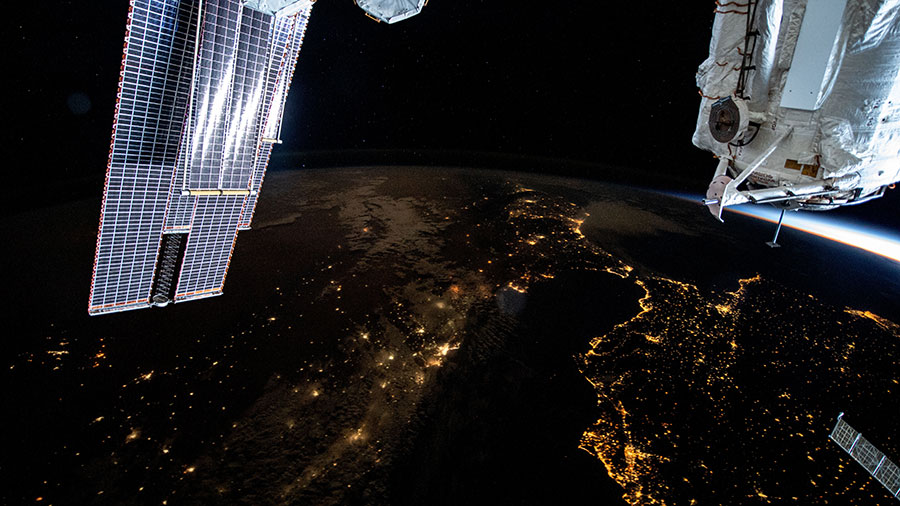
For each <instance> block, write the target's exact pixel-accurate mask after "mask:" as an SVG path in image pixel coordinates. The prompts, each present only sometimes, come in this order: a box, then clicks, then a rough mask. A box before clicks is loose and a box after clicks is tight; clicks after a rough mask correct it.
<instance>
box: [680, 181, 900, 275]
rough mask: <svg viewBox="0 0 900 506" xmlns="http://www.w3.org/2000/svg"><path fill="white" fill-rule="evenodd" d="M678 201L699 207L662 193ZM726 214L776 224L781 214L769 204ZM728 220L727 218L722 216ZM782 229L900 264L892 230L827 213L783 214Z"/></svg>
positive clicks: (899, 238) (693, 198) (898, 238)
mask: <svg viewBox="0 0 900 506" xmlns="http://www.w3.org/2000/svg"><path fill="white" fill-rule="evenodd" d="M665 194H666V195H669V196H672V197H676V198H678V199H681V200H687V201H690V202H694V203H697V204H699V203H700V200H701V199H702V197H701V196H699V195H689V194H684V193H665ZM725 211H727V212H732V213H735V214H740V215H741V216H748V217H750V218H756V219H759V220H764V221H768V222H771V223H778V216H779V215H780V214H781V211H780V210H778V209H775V208H774V207H772V206H768V205H754V204H742V205H739V206H732V207H726V208H725ZM832 212H833V211H832ZM724 219H725V220H726V221H727V217H724ZM782 226H784V227H787V228H792V229H794V230H799V231H801V232H806V233H807V234H813V235H817V236H819V237H824V238H825V239H830V240H832V241H837V242H839V243H841V244H846V245H848V246H853V247H854V248H859V249H863V250H866V251H869V252H871V253H875V254H876V255H881V256H883V257H885V258H890V259H891V260H894V261H895V262H900V234H898V233H897V232H896V231H892V230H884V229H879V228H877V227H874V226H871V225H863V224H860V223H857V222H852V221H849V220H846V219H842V218H840V217H838V216H834V215H831V214H830V213H813V212H789V213H786V214H785V215H784V223H783V225H782Z"/></svg>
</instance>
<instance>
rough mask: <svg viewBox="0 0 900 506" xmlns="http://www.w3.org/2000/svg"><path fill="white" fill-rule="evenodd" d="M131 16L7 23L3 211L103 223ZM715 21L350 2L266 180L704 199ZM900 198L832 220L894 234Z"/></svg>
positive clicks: (85, 9) (55, 16) (313, 26)
mask: <svg viewBox="0 0 900 506" xmlns="http://www.w3.org/2000/svg"><path fill="white" fill-rule="evenodd" d="M127 9H128V5H127V2H126V1H125V0H115V1H113V0H104V1H97V2H83V1H62V2H47V3H36V4H33V5H32V4H29V5H27V6H26V7H21V8H20V7H14V8H12V10H11V15H10V17H8V18H6V20H5V23H9V24H11V25H12V26H10V27H9V29H8V30H6V31H5V32H6V34H7V36H9V35H12V39H13V41H12V44H10V45H8V46H6V48H7V51H9V54H8V56H9V57H11V58H10V59H9V60H8V61H9V65H8V66H7V68H8V69H13V72H11V73H10V74H8V75H7V76H6V77H5V79H6V84H7V85H10V84H11V85H12V86H11V87H10V88H8V89H11V90H12V92H11V93H7V94H6V99H7V100H9V101H10V103H9V104H8V107H7V108H6V109H7V112H8V114H6V122H5V123H6V128H4V130H5V132H6V133H5V134H4V138H5V139H4V142H3V145H4V148H5V149H6V151H7V154H8V155H9V156H8V158H7V159H8V160H10V161H11V164H10V166H8V167H7V170H8V171H10V172H9V174H11V176H12V185H13V186H14V187H15V188H17V189H18V190H17V191H15V192H12V194H11V197H10V199H11V202H9V203H10V204H11V206H12V209H14V210H20V209H27V208H30V207H35V206H45V205H49V204H51V203H53V202H58V201H61V200H71V199H76V198H96V199H97V202H98V216H99V202H100V198H101V195H102V184H103V176H104V174H105V168H106V159H107V153H108V149H109V137H110V133H111V126H112V117H113V108H114V105H115V93H116V87H117V80H118V69H119V65H120V62H121V52H122V44H123V37H124V33H125V20H126V13H127ZM712 11H713V3H712V2H707V1H691V2H676V3H672V2H649V3H638V4H635V3H624V4H623V3H620V4H611V3H607V2H593V1H592V2H589V1H579V2H536V1H524V2H507V1H499V0H495V1H485V0H432V1H431V2H430V4H429V5H428V7H427V8H426V9H425V10H424V11H423V13H422V14H420V15H419V16H416V17H414V18H411V19H409V20H406V21H404V22H401V23H398V24H395V25H386V24H383V23H382V24H379V23H375V22H374V21H372V20H370V19H368V18H366V17H365V16H364V15H363V13H362V11H361V10H359V9H358V8H357V7H356V6H355V5H353V2H352V1H351V0H320V1H319V2H318V3H317V4H316V7H315V8H314V10H313V14H312V17H311V19H310V23H309V27H308V31H307V34H306V40H305V42H304V46H303V50H302V51H301V53H300V60H299V63H298V65H297V70H296V74H295V78H294V83H293V86H292V88H291V92H290V98H289V103H288V108H287V111H286V114H285V123H284V130H283V134H282V138H283V139H284V140H285V143H284V144H283V145H281V146H279V147H277V148H276V151H275V155H274V156H273V160H272V163H271V164H270V170H280V169H289V168H296V167H298V166H302V167H311V168H312V167H330V166H331V167H333V166H344V165H364V164H386V165H394V164H424V165H468V166H497V167H502V168H510V169H527V170H539V171H544V172H552V173H559V174H566V175H573V176H579V177H588V178H593V179H600V180H604V179H613V180H618V181H626V182H629V183H632V184H636V185H640V186H647V187H653V188H660V189H673V190H682V191H690V192H692V193H696V194H698V195H699V194H701V193H703V192H704V191H705V189H706V186H707V184H708V181H709V178H710V176H711V174H712V172H713V170H714V168H715V160H713V158H712V156H711V155H710V154H709V153H706V152H703V151H700V150H699V149H696V148H694V147H693V146H692V144H691V134H692V131H693V128H694V124H695V121H696V115H697V106H698V104H699V97H698V95H697V89H696V86H695V83H694V73H695V70H696V67H697V65H698V64H699V63H700V62H702V61H703V59H704V58H705V57H706V54H707V51H708V45H709V36H710V30H711V26H712V20H713V12H712ZM73 96H74V97H73ZM75 97H81V98H82V99H83V98H84V97H87V99H88V100H89V101H90V109H89V110H88V111H87V112H86V113H83V114H76V113H74V112H73V111H72V108H71V107H70V102H71V101H72V100H74V98H75ZM82 103H83V100H82ZM9 113H11V114H9ZM610 168H622V169H624V170H615V169H613V170H610ZM897 199H898V197H897V196H896V195H894V194H893V192H889V194H888V196H886V197H885V198H883V199H881V200H880V201H876V202H872V203H870V204H867V205H865V206H860V207H858V208H848V209H842V210H840V211H838V212H839V213H840V214H841V215H844V216H848V215H849V216H855V217H860V218H862V219H863V220H865V221H867V222H870V223H879V224H882V225H886V226H889V227H892V228H896V227H897V218H896V217H895V215H896V207H897V206H896V203H897ZM13 212H14V213H15V212H16V211H13Z"/></svg>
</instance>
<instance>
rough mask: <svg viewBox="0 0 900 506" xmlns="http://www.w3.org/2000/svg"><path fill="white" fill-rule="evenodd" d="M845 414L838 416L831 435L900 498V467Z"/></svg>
mask: <svg viewBox="0 0 900 506" xmlns="http://www.w3.org/2000/svg"><path fill="white" fill-rule="evenodd" d="M843 415H844V414H843V413H841V414H840V415H839V416H838V420H837V424H835V426H834V430H832V431H831V435H830V436H829V437H830V438H831V439H832V440H833V441H834V442H835V443H837V444H838V445H839V446H840V447H841V448H843V449H844V451H846V452H847V453H849V454H850V456H852V457H853V459H854V460H856V461H857V462H859V464H860V465H862V466H863V467H864V468H865V469H866V471H868V472H869V474H871V475H872V476H874V477H875V479H876V480H878V482H879V483H881V484H882V485H884V486H885V487H887V489H888V490H889V491H890V492H891V494H893V496H894V497H897V498H900V468H898V467H897V465H896V464H894V463H893V462H891V461H890V460H889V459H888V458H887V456H885V454H884V453H882V452H881V451H880V450H879V449H878V448H876V447H875V445H873V444H872V443H870V442H869V441H868V440H867V439H866V438H864V437H863V436H862V434H861V433H860V432H859V431H857V430H856V429H854V428H853V427H851V426H850V425H849V424H848V423H847V422H845V421H844V418H843Z"/></svg>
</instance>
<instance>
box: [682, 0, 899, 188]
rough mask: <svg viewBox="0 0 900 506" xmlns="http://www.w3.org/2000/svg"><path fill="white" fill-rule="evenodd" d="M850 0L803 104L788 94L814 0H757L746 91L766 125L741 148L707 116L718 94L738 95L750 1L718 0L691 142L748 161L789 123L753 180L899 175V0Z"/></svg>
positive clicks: (873, 182) (864, 183)
mask: <svg viewBox="0 0 900 506" xmlns="http://www.w3.org/2000/svg"><path fill="white" fill-rule="evenodd" d="M810 1H822V2H824V1H827V0H810ZM846 4H847V5H846V8H845V9H844V10H843V15H842V18H841V21H840V25H839V27H838V29H837V33H836V35H835V36H834V41H833V47H832V48H831V58H830V59H829V62H828V65H827V68H826V70H825V72H824V77H823V79H822V84H821V89H820V90H819V93H818V95H817V100H816V102H815V105H814V107H813V108H812V110H806V111H804V110H798V109H791V108H787V107H781V98H782V94H783V93H784V88H785V83H786V82H787V80H788V76H789V75H790V71H791V68H792V64H793V57H794V52H795V51H794V50H795V49H796V46H797V41H798V38H799V36H800V32H801V26H802V22H803V17H804V13H805V10H806V7H807V0H759V4H758V6H757V9H756V18H755V28H756V29H757V30H758V31H759V32H760V36H759V37H758V38H757V41H756V48H755V50H754V51H753V53H752V54H753V59H752V65H754V66H755V69H754V70H750V71H749V72H748V73H747V84H746V87H745V90H744V96H745V98H746V99H747V103H748V105H749V107H750V113H751V119H752V120H753V121H756V122H759V123H761V124H762V126H761V127H760V129H759V133H758V135H757V136H756V137H755V138H754V139H753V141H752V142H750V143H748V144H747V145H746V146H743V147H738V146H735V145H729V144H726V143H720V142H717V141H716V140H715V139H713V137H712V135H711V134H710V132H709V126H708V120H709V111H710V106H711V105H712V104H713V103H714V102H715V101H716V100H718V99H719V98H722V97H728V96H731V95H733V94H735V91H736V88H737V85H738V78H739V75H740V71H741V65H742V53H743V51H744V47H745V34H746V32H747V16H748V15H750V14H749V12H748V10H749V9H750V7H749V6H738V7H735V6H733V5H732V6H728V7H718V8H717V10H716V15H715V21H714V23H713V32H712V39H711V41H710V50H709V57H708V58H707V59H706V60H705V61H704V62H703V63H702V64H701V65H700V67H699V69H698V71H697V85H698V87H699V88H700V93H701V95H702V99H701V104H700V111H699V115H698V118H697V124H696V129H695V131H694V136H693V142H694V144H695V145H696V146H697V147H700V148H702V149H705V150H708V151H712V152H713V153H715V154H716V155H717V156H719V157H723V158H727V159H730V160H733V161H734V163H733V166H734V167H735V168H737V169H738V170H742V169H743V168H745V167H746V166H747V165H748V164H749V163H751V162H752V161H753V160H754V159H756V158H757V157H759V155H760V154H761V153H763V152H764V151H765V150H766V149H767V148H768V147H769V145H771V143H772V142H773V140H774V139H776V138H778V136H779V135H780V134H781V133H782V132H784V131H785V130H786V129H788V128H791V127H792V128H793V132H792V134H791V135H790V136H789V138H788V139H787V140H786V141H785V142H783V143H782V145H781V146H779V148H778V149H777V150H776V151H775V152H774V153H773V154H772V155H771V157H770V159H769V160H767V161H766V162H765V163H764V164H763V165H762V166H761V167H760V169H759V171H758V172H759V174H758V175H754V177H751V181H753V182H756V183H759V184H764V185H767V186H776V185H785V184H793V183H800V182H810V181H811V180H813V179H818V180H822V179H828V178H844V179H845V181H851V180H853V181H858V182H859V183H858V187H860V188H864V189H866V190H872V189H875V188H878V187H880V186H883V185H886V184H890V183H892V182H895V181H897V180H898V179H900V0H847V2H846ZM751 5H752V4H751ZM751 47H752V46H751ZM737 140H738V139H735V141H737ZM786 160H795V161H797V162H799V163H801V164H814V165H815V166H817V167H820V168H821V170H819V171H818V174H817V175H815V176H811V175H810V174H808V173H806V174H801V173H800V171H790V170H785V167H784V165H785V161H786Z"/></svg>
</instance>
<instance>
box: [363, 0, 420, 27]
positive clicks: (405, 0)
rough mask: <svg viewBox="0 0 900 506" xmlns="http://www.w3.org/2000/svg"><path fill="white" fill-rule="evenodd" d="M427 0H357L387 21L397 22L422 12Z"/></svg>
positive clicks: (380, 18) (364, 7) (369, 11)
mask: <svg viewBox="0 0 900 506" xmlns="http://www.w3.org/2000/svg"><path fill="white" fill-rule="evenodd" d="M425 3H426V0H356V4H357V5H359V7H360V8H361V9H362V10H364V11H366V12H368V13H369V14H370V15H371V16H372V17H374V18H377V19H379V20H381V21H384V22H385V23H396V22H397V21H402V20H404V19H407V18H409V17H412V16H415V15H416V14H418V13H420V12H422V8H423V7H425Z"/></svg>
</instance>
